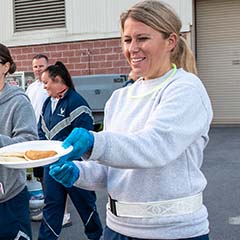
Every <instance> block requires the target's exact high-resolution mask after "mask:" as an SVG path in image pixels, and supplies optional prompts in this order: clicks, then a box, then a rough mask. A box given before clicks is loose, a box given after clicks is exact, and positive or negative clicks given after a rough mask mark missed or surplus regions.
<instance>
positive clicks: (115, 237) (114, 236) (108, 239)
mask: <svg viewBox="0 0 240 240" xmlns="http://www.w3.org/2000/svg"><path fill="white" fill-rule="evenodd" d="M103 236H104V237H103V239H104V240H151V239H143V238H133V237H127V236H124V235H122V234H120V233H117V232H115V231H113V230H111V229H110V228H109V227H107V226H106V228H105V231H104V235H103ZM156 240H163V239H156ZM166 240H167V239H166ZM169 240H170V239H169ZM175 240H209V238H208V234H207V235H203V236H199V237H193V238H179V239H175Z"/></svg>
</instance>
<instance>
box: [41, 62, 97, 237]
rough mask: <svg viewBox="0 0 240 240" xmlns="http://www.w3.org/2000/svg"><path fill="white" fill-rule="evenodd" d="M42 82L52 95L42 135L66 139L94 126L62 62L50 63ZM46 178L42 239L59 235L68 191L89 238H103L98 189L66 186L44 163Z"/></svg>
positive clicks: (43, 116) (45, 110)
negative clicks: (75, 130)
mask: <svg viewBox="0 0 240 240" xmlns="http://www.w3.org/2000/svg"><path fill="white" fill-rule="evenodd" d="M42 82H43V85H44V88H45V89H46V90H47V92H48V95H49V97H48V98H47V99H46V101H45V102H44V104H43V108H42V113H41V115H40V120H39V123H38V135H39V139H41V140H58V141H63V140H64V139H65V138H66V137H67V136H68V135H69V134H70V132H71V131H72V130H73V129H74V128H75V127H82V128H84V129H88V130H92V129H93V117H92V112H91V110H90V107H89V105H88V104H87V102H86V101H85V99H84V98H83V97H82V96H81V95H79V94H78V93H77V92H76V91H75V88H74V85H73V82H72V78H71V76H70V74H69V72H68V70H67V68H66V67H65V65H64V64H63V63H62V62H59V61H58V62H56V63H55V65H50V66H48V67H47V68H46V69H45V70H44V71H43V73H42ZM86 131H87V130H86ZM78 159H79V161H81V159H80V158H78ZM43 182H44V188H43V189H44V197H45V201H44V203H45V206H44V208H43V219H42V222H41V226H40V229H39V236H38V240H46V239H47V240H55V239H58V237H59V235H60V232H61V229H62V222H63V218H64V209H65V205H66V199H67V195H68V196H69V197H70V198H71V200H72V202H73V205H74V206H75V208H76V210H77V211H78V214H79V216H80V217H81V219H82V222H83V224H84V231H85V234H86V236H87V238H88V239H91V240H99V239H100V237H101V235H102V224H101V221H100V218H99V215H98V212H97V207H96V194H95V192H94V191H87V190H85V189H81V188H77V187H75V186H69V187H68V186H63V185H62V184H60V183H59V182H57V181H55V180H54V179H53V178H52V177H51V176H50V175H49V166H45V167H44V174H43Z"/></svg>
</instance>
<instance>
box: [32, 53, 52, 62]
mask: <svg viewBox="0 0 240 240" xmlns="http://www.w3.org/2000/svg"><path fill="white" fill-rule="evenodd" d="M40 58H45V59H46V61H47V62H48V57H47V56H46V55H44V54H42V53H39V54H36V55H35V56H34V57H33V58H32V60H34V59H40Z"/></svg>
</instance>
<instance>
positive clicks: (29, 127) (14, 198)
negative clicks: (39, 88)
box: [0, 44, 38, 240]
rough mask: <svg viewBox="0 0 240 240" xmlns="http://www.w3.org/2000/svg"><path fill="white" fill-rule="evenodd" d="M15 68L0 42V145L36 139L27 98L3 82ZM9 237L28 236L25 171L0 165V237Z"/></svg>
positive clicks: (4, 238)
mask: <svg viewBox="0 0 240 240" xmlns="http://www.w3.org/2000/svg"><path fill="white" fill-rule="evenodd" d="M15 70H16V65H15V63H14V61H13V59H12V57H11V55H10V52H9V49H8V48H7V47H6V46H5V45H3V44H0V112H1V114H0V121H1V125H0V148H2V147H4V146H7V145H10V144H14V143H18V142H25V141H32V140H36V139H37V138H38V137H37V126H36V119H35V114H34V111H33V108H32V105H31V103H30V101H29V99H28V97H27V96H26V94H25V93H24V92H23V90H22V89H21V88H19V87H17V86H11V85H9V84H8V83H6V75H7V74H8V73H9V74H12V73H14V72H15ZM12 239H26V240H30V239H32V231H31V224H30V217H29V196H28V190H27V187H26V170H25V169H12V168H6V167H5V166H4V165H0V240H12Z"/></svg>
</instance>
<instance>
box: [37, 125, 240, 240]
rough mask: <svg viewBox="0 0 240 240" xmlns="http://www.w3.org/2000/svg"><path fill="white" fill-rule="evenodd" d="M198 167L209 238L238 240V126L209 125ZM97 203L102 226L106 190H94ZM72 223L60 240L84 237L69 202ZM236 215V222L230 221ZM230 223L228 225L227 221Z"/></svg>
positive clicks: (239, 192) (239, 200) (239, 212)
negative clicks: (203, 185)
mask: <svg viewBox="0 0 240 240" xmlns="http://www.w3.org/2000/svg"><path fill="white" fill-rule="evenodd" d="M209 136H210V141H209V144H208V146H207V148H206V150H205V154H204V164H203V166H202V170H203V173H204V174H205V176H206V178H207V181H208V185H207V188H206V190H205V191H204V204H205V205H206V206H207V208H208V211H209V222H210V240H240V187H239V185H240V126H239V127H226V126H221V127H212V128H211V130H210V133H209ZM97 197H98V199H97V206H98V211H99V214H100V217H101V219H102V223H103V225H105V216H106V215H105V209H106V202H107V194H106V192H97ZM69 211H70V213H71V219H72V223H73V225H72V226H71V227H68V228H64V229H63V230H62V232H61V236H60V238H59V239H60V240H87V238H86V237H85V235H84V230H83V226H82V222H81V220H80V218H79V216H78V214H77V212H76V210H75V209H74V207H73V205H72V202H71V201H69ZM235 216H239V222H237V221H235V222H233V221H231V219H232V217H235ZM229 219H230V223H234V224H230V223H229ZM39 225H40V224H39V223H36V222H35V223H32V228H33V240H37V233H38V228H39Z"/></svg>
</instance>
